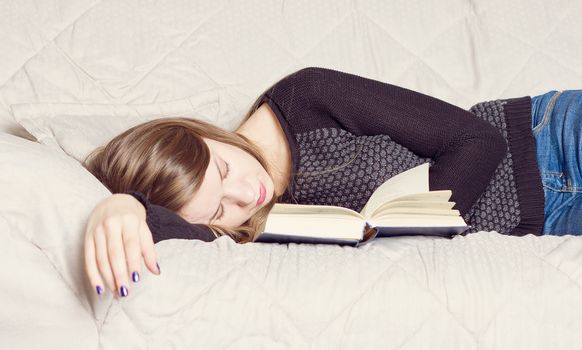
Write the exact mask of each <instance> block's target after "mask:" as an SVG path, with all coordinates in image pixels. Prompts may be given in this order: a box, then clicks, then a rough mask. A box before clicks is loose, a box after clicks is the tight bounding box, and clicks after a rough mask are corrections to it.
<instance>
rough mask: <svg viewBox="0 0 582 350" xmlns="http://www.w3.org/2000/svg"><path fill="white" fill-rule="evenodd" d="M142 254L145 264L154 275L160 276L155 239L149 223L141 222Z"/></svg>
mask: <svg viewBox="0 0 582 350" xmlns="http://www.w3.org/2000/svg"><path fill="white" fill-rule="evenodd" d="M139 233H140V244H141V253H142V255H143V259H144V262H145V264H146V266H147V268H148V270H150V271H151V272H152V273H154V274H156V275H159V274H160V270H159V266H158V258H157V256H156V251H155V245H154V238H153V235H152V232H151V231H150V228H149V227H148V224H147V222H145V221H141V222H140V225H139Z"/></svg>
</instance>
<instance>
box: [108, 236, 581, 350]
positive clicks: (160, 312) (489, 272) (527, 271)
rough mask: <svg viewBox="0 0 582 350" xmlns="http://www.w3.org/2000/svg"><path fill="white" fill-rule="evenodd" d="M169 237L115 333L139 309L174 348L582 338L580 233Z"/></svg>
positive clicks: (159, 341) (443, 344) (139, 316)
mask: <svg viewBox="0 0 582 350" xmlns="http://www.w3.org/2000/svg"><path fill="white" fill-rule="evenodd" d="M159 247H160V248H161V251H162V252H163V256H162V259H163V262H164V266H165V270H164V274H165V275H164V276H163V277H161V278H160V279H161V280H159V281H158V280H156V278H147V280H146V281H144V285H142V286H139V287H138V288H135V289H136V292H135V293H134V294H133V296H132V298H129V299H127V300H123V301H121V302H114V303H113V304H112V309H113V310H114V311H113V312H112V313H113V314H116V315H117V317H109V318H107V319H106V320H105V323H104V325H103V329H102V333H101V337H102V338H103V337H105V338H109V337H111V336H112V332H115V330H116V329H117V328H119V327H123V325H124V324H125V323H126V322H127V321H130V322H131V323H132V324H133V327H135V329H134V330H132V332H136V335H135V337H136V338H137V334H140V333H141V334H147V339H146V340H143V342H144V344H145V343H147V342H148V341H153V342H156V345H159V346H162V347H168V346H170V344H173V345H175V346H178V347H199V346H206V347H208V346H210V347H216V348H223V347H228V346H232V347H235V348H245V347H248V346H251V347H256V346H258V344H261V346H265V347H269V348H270V347H275V348H298V349H299V348H342V347H345V348H356V347H358V348H359V347H364V348H377V347H380V346H381V347H382V348H387V349H418V348H427V349H429V348H438V349H513V348H519V349H522V348H523V349H526V348H527V349H544V348H547V347H554V346H557V347H558V348H568V346H572V344H582V343H581V342H582V335H580V334H579V332H578V329H580V327H581V326H582V318H581V317H580V312H581V311H582V289H581V287H580V285H581V283H582V265H581V262H582V260H581V259H582V240H580V239H578V238H574V237H549V236H545V237H534V236H531V235H530V236H525V237H510V236H505V235H499V234H496V233H493V232H491V233H487V232H481V233H478V234H473V235H469V236H464V237H463V236H459V237H456V238H454V239H452V240H448V239H432V238H426V237H421V238H413V237H402V238H397V239H380V240H378V241H377V242H374V243H373V244H370V245H366V246H363V247H361V248H359V249H354V248H348V247H336V246H310V245H296V244H291V245H289V246H288V247H286V246H283V245H261V244H255V245H245V246H238V245H236V244H234V243H232V241H230V240H228V239H225V238H221V239H219V240H218V241H216V242H214V243H213V244H211V245H208V244H201V243H199V242H191V241H190V242H186V241H164V242H162V243H161V244H159ZM184 254H188V257H189V259H188V260H187V261H188V262H187V263H185V262H186V260H184V259H180V256H182V255H184ZM166 285H167V286H172V287H174V288H172V289H165V288H160V286H166ZM146 290H147V292H146ZM146 305H147V307H146ZM115 310H117V311H115ZM121 310H123V312H122V313H120V311H121ZM241 315H244V316H243V317H241ZM144 319H147V320H148V322H144ZM213 325H221V327H219V328H216V326H213ZM540 327H541V328H542V329H544V330H543V331H540ZM224 329H228V330H229V331H228V332H224V331H223V330H224ZM546 330H547V331H551V332H556V333H550V334H548V333H547V332H546ZM130 344H132V343H130V342H128V344H127V345H130ZM177 344H179V345H177ZM556 344H558V345H556ZM568 344H569V345H568Z"/></svg>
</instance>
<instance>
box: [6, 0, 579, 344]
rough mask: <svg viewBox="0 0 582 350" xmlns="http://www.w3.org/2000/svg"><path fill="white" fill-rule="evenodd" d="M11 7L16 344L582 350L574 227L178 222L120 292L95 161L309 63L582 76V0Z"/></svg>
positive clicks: (394, 79) (524, 87)
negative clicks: (271, 237) (329, 236)
mask: <svg viewBox="0 0 582 350" xmlns="http://www.w3.org/2000/svg"><path fill="white" fill-rule="evenodd" d="M0 13H1V14H2V16H0V63H1V64H0V240H1V242H2V244H0V264H1V266H2V268H1V269H0V300H1V302H2V306H1V307H0V349H36V348H43V349H191V348H201V349H223V348H227V349H255V348H266V349H328V348H346V349H353V348H358V349H360V348H362V349H368V348H370V349H376V348H387V349H481V350H483V349H487V350H488V349H582V332H581V330H582V239H581V238H580V237H574V236H559V237H558V236H543V237H536V236H533V235H527V236H524V237H511V236H507V235H504V234H503V233H498V232H478V233H475V234H471V235H468V236H466V237H455V238H454V239H442V238H433V237H400V238H385V239H378V240H376V241H375V242H373V243H371V244H368V245H365V246H363V247H360V248H351V247H339V246H325V245H307V244H306V245H298V244H289V245H276V244H246V245H238V244H235V243H234V242H233V241H232V240H230V239H228V238H226V237H223V238H220V239H218V240H216V241H215V242H212V243H203V242H198V241H186V240H169V241H163V242H160V243H158V244H157V245H156V252H157V253H158V255H159V257H160V261H159V263H160V267H161V270H162V274H161V275H160V276H155V275H151V274H149V273H147V272H146V271H145V269H144V270H143V273H142V275H143V277H142V280H141V281H140V282H139V283H136V284H132V285H131V286H130V295H129V296H128V297H127V298H117V297H113V296H112V295H111V294H110V293H109V292H108V293H106V294H105V295H103V296H98V295H97V294H96V293H95V291H94V289H93V287H92V286H90V285H89V283H88V280H87V278H86V275H85V273H84V268H83V255H82V247H83V234H84V228H85V225H86V221H87V217H88V215H89V213H90V212H91V210H92V209H93V208H94V207H95V205H96V204H97V203H98V202H99V201H100V200H102V199H103V198H105V197H107V196H108V195H109V192H108V191H107V190H106V189H105V188H104V187H103V186H102V185H101V184H100V183H99V182H98V181H97V180H96V179H95V178H94V177H92V176H91V175H90V174H89V173H88V172H86V171H85V169H83V168H82V167H81V166H80V164H79V162H78V160H79V159H80V158H82V156H83V155H84V154H85V153H86V152H87V150H88V147H89V146H91V145H94V143H93V142H102V141H105V140H106V137H107V135H110V134H111V132H113V131H119V130H118V129H115V128H113V125H114V126H115V127H116V128H121V127H122V126H123V125H125V126H127V125H126V124H123V122H121V121H131V122H134V121H136V120H137V119H138V118H140V117H152V116H156V115H160V114H164V115H170V114H171V115H189V116H196V117H201V118H205V119H207V120H211V121H213V122H215V123H216V124H218V125H221V126H224V127H226V128H232V127H234V126H235V125H236V124H237V123H238V121H240V119H241V118H242V117H243V115H244V112H245V111H246V110H247V109H248V108H249V107H250V105H251V103H252V102H253V100H254V98H255V97H256V96H258V95H259V94H260V93H261V92H262V91H263V90H264V89H265V88H267V87H268V86H269V85H270V84H272V83H273V82H274V81H276V80H277V79H279V78H281V77H282V76H284V75H286V74H287V73H290V72H292V71H296V70H297V69H299V68H302V67H306V66H322V67H329V68H334V69H338V70H343V71H349V72H353V73H355V74H360V75H363V76H367V77H370V78H375V79H379V80H383V81H387V82H390V83H394V84H397V85H400V86H404V87H408V88H411V89H415V90H417V91H421V92H424V93H427V94H429V95H433V96H435V97H438V98H441V99H444V100H446V101H449V102H451V103H454V104H457V105H459V106H462V107H469V106H471V105H472V104H474V103H475V102H479V101H484V100H491V99H495V98H510V97H517V96H524V95H535V94H539V93H543V92H545V91H547V90H551V89H555V90H561V89H573V88H577V89H579V88H580V83H581V82H582V65H580V59H581V57H582V25H581V24H580V21H579V18H581V17H582V2H580V1H578V0H550V1H547V0H514V1H506V0H471V1H470V0H445V1H431V2H426V1H422V0H411V1H395V0H390V1H380V0H378V1H376V0H370V1H363V0H362V1H349V0H339V1H333V2H329V1H323V0H317V1H308V0H301V1H292V2H286V1H268V2H265V1H259V0H252V1H227V0H223V1H202V0H200V1H198V0H196V1H189V0H167V1H138V0H127V1H113V0H56V1H50V2H48V1H41V0H29V1H16V0H3V1H0ZM114 129H115V130H114ZM88 132H92V134H90V135H89V134H87V133H88ZM93 133H94V134H93ZM96 134H99V135H101V136H99V137H96V136H95V135H96ZM87 140H95V141H91V143H84V144H82V142H85V141H87ZM33 141H34V142H33Z"/></svg>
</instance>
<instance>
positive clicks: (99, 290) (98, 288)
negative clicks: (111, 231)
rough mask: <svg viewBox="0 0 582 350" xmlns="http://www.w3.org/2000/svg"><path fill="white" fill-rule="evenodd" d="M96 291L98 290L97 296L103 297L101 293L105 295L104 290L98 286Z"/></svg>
mask: <svg viewBox="0 0 582 350" xmlns="http://www.w3.org/2000/svg"><path fill="white" fill-rule="evenodd" d="M95 289H97V294H99V295H101V293H103V288H101V286H97V287H95Z"/></svg>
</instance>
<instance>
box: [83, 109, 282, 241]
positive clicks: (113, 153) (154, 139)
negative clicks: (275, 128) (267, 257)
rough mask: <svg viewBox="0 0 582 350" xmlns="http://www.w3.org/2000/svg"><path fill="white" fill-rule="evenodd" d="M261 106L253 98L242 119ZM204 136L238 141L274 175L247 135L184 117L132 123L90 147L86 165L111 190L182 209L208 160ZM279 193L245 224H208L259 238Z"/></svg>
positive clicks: (241, 238)
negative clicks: (231, 226) (132, 193)
mask: <svg viewBox="0 0 582 350" xmlns="http://www.w3.org/2000/svg"><path fill="white" fill-rule="evenodd" d="M257 108H258V100H257V101H255V103H253V105H252V107H251V110H250V111H249V112H248V113H247V114H246V116H245V117H244V119H243V122H244V121H245V120H246V119H248V117H249V116H250V115H251V114H252V113H253V112H254V111H255V110H256V109H257ZM203 138H209V139H212V140H216V141H219V142H223V143H227V144H230V145H233V146H236V147H238V148H240V149H242V150H244V151H246V152H248V153H249V154H251V155H252V156H254V157H255V158H256V159H257V160H258V161H259V163H260V164H261V165H262V166H263V167H264V168H265V170H266V171H267V173H268V174H269V175H270V176H272V170H271V169H270V166H269V164H267V162H266V160H265V159H264V157H263V156H262V154H261V152H260V151H259V149H258V148H257V147H256V146H255V145H254V144H253V143H252V142H251V141H249V140H248V139H247V138H246V137H245V136H244V135H241V134H238V133H236V132H231V131H227V130H224V129H222V128H219V127H217V126H214V125H212V124H210V123H207V122H204V121H201V120H195V119H190V118H186V117H172V118H160V119H155V120H151V121H148V122H145V123H142V124H139V125H137V126H134V127H132V128H130V129H128V130H126V131H125V132H123V133H121V134H120V135H118V136H116V137H115V138H113V139H112V140H111V141H110V142H109V143H107V144H106V145H105V146H101V147H99V148H97V149H95V150H94V151H93V152H91V153H90V154H89V155H88V156H87V157H86V158H85V160H84V161H83V166H84V167H85V168H87V169H88V170H89V171H90V172H91V173H92V174H93V175H94V176H95V177H97V178H98V179H99V180H100V181H101V182H102V183H103V184H104V185H105V186H106V187H107V188H108V189H109V191H111V192H112V193H125V192H129V191H139V192H141V193H143V194H144V195H145V196H146V198H148V200H149V201H150V202H151V203H153V204H157V205H160V206H163V207H166V208H168V209H170V210H173V211H176V212H177V211H178V210H179V209H180V208H182V207H183V206H184V205H185V204H186V203H187V202H188V201H189V200H190V198H191V197H192V196H193V195H194V193H195V192H196V191H197V190H198V189H199V187H200V185H201V184H202V180H203V179H204V174H205V172H206V168H207V167H208V163H209V161H210V150H209V149H208V146H207V145H206V143H205V142H204V140H203ZM277 200H278V197H277V196H273V199H272V200H271V201H270V203H268V204H267V205H265V206H264V207H263V208H261V210H259V211H258V212H257V213H256V214H255V215H254V216H253V217H251V218H250V219H249V220H247V222H245V223H244V224H243V225H241V226H239V227H236V228H228V227H223V226H220V225H208V227H209V228H210V229H211V230H212V231H213V232H214V233H215V234H216V235H217V236H220V235H228V236H230V237H232V238H233V239H234V240H235V241H236V242H239V243H246V242H251V241H253V240H254V239H255V236H256V234H257V232H259V231H260V229H261V228H262V226H263V224H264V222H265V220H266V218H267V214H268V213H269V211H270V210H271V208H272V207H273V205H274V204H275V203H276V201H277Z"/></svg>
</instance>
